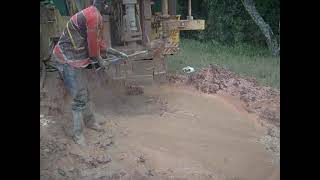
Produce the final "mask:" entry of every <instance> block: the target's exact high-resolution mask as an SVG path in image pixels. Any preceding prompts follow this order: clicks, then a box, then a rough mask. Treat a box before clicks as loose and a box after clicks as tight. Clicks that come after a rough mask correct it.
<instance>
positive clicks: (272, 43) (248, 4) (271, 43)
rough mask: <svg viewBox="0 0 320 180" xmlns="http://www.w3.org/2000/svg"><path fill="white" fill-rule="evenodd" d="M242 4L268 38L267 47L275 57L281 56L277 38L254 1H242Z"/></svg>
mask: <svg viewBox="0 0 320 180" xmlns="http://www.w3.org/2000/svg"><path fill="white" fill-rule="evenodd" d="M242 4H243V6H244V7H245V9H246V10H247V12H248V13H249V14H250V16H251V18H252V19H253V21H254V22H255V23H256V24H257V25H258V27H259V28H260V30H261V31H262V33H263V35H264V36H265V38H266V42H267V45H268V47H269V49H270V51H271V52H272V55H273V56H279V54H280V48H279V45H278V42H277V37H276V36H275V35H274V34H273V32H272V29H271V28H270V26H269V25H268V24H267V23H266V22H265V21H264V20H263V18H262V17H261V16H260V14H259V13H258V11H257V9H256V7H255V5H254V2H253V0H242Z"/></svg>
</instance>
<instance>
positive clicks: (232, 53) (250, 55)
mask: <svg viewBox="0 0 320 180" xmlns="http://www.w3.org/2000/svg"><path fill="white" fill-rule="evenodd" d="M167 64H168V71H169V72H173V73H182V68H183V67H185V66H191V67H194V68H195V70H198V69H199V68H202V67H205V66H207V65H209V64H217V65H219V66H221V67H224V68H226V69H229V70H231V71H233V72H235V73H238V74H240V75H242V76H244V77H253V78H256V79H257V81H258V82H259V83H260V84H261V85H267V86H272V87H274V88H277V89H280V58H279V57H278V58H275V57H272V56H271V55H270V53H269V51H268V49H263V48H257V47H253V46H250V45H246V44H239V45H235V46H222V45H219V44H217V43H214V42H210V43H202V42H199V41H196V40H190V39H182V40H181V44H180V52H179V53H178V54H175V55H172V56H168V57H167Z"/></svg>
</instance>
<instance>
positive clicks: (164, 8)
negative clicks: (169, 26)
mask: <svg viewBox="0 0 320 180" xmlns="http://www.w3.org/2000/svg"><path fill="white" fill-rule="evenodd" d="M161 3H162V15H163V16H168V15H169V14H168V0H162V1H161Z"/></svg>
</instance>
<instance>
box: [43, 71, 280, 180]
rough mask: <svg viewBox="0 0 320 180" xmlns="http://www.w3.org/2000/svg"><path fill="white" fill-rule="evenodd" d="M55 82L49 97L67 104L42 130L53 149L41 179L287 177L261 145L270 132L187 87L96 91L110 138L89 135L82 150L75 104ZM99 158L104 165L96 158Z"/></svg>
mask: <svg viewBox="0 0 320 180" xmlns="http://www.w3.org/2000/svg"><path fill="white" fill-rule="evenodd" d="M55 83H59V81H57V80H56V78H55V76H54V77H53V78H52V81H50V84H49V85H50V86H49V85H48V86H47V89H48V94H49V95H48V96H49V97H48V99H49V101H50V102H57V103H58V102H61V103H62V104H61V105H60V104H59V103H58V104H57V105H56V106H57V107H62V108H60V109H62V110H61V111H62V115H60V116H59V117H58V116H57V117H52V119H54V120H55V123H49V124H48V125H47V126H43V127H41V143H42V144H43V146H44V147H46V148H45V152H43V154H44V155H42V156H41V161H40V162H41V163H40V164H41V168H40V171H41V174H42V176H41V177H43V178H41V179H48V178H47V177H51V178H53V179H68V178H69V179H70V178H71V179H92V178H93V179H99V178H102V179H103V177H105V179H108V178H106V177H111V176H112V175H115V174H116V175H118V176H119V174H120V175H121V174H122V175H123V174H125V175H123V176H122V175H121V177H123V178H122V179H126V178H127V179H191V180H193V179H197V180H198V179H199V180H202V179H219V180H220V179H222V180H229V179H233V180H235V179H241V180H245V179H246V180H257V179H258V180H267V179H280V177H279V174H280V173H279V170H280V169H279V167H277V166H274V165H273V164H272V156H271V154H270V153H269V152H267V150H265V147H264V146H263V145H262V144H260V143H258V142H257V139H258V138H260V137H261V136H263V135H264V134H265V129H264V128H263V127H260V126H259V124H258V123H257V122H256V121H255V118H253V117H251V116H250V115H249V114H248V113H246V112H245V111H243V110H242V109H241V107H240V105H239V104H238V103H235V101H234V100H232V101H230V99H228V98H226V97H222V96H219V95H216V96H215V95H205V94H200V93H198V92H196V91H194V90H192V89H187V88H185V87H168V86H162V87H149V88H146V89H145V93H144V94H143V95H140V96H123V95H119V94H118V95H116V94H117V93H114V92H111V91H107V90H105V89H99V88H97V87H92V89H91V96H92V100H93V103H94V107H95V111H96V113H97V115H99V116H97V117H98V120H99V121H105V122H106V123H105V124H104V127H105V129H106V131H107V132H106V133H104V134H103V133H102V134H101V133H96V132H94V131H91V130H87V129H86V130H85V137H86V138H87V142H88V144H89V146H88V147H87V148H79V147H78V146H76V145H74V144H73V142H72V140H71V138H70V137H69V136H68V135H66V134H65V132H63V130H62V129H63V128H62V127H64V126H66V125H67V124H69V125H70V124H72V123H71V122H72V120H71V113H70V110H68V107H69V106H68V103H69V102H68V101H61V100H57V98H58V97H60V98H61V94H62V93H63V92H62V91H61V92H60V91H58V90H57V89H54V88H56V87H59V86H58V85H56V84H55ZM54 92H55V93H54ZM59 92H60V94H59ZM53 94H56V95H53ZM57 94H58V95H57ZM66 99H68V98H66ZM42 113H44V114H46V112H45V111H44V112H42ZM51 115H52V116H54V113H51ZM109 135H110V137H111V136H112V143H109V142H108V138H106V137H109ZM106 140H107V141H106ZM104 141H106V142H104ZM41 143H40V144H41ZM47 144H49V145H47ZM101 144H108V145H107V147H104V148H101ZM53 145H54V146H53ZM56 145H57V148H55V146H56ZM41 152H42V150H41ZM75 154H76V155H75ZM95 154H98V155H97V156H98V157H100V158H99V161H98V163H97V162H95V160H91V157H95ZM101 155H102V156H101ZM105 156H106V158H105ZM109 157H110V158H111V159H112V161H111V162H110V161H108V158H109ZM79 159H80V160H79ZM83 159H84V160H83ZM88 162H89V163H88ZM101 162H102V163H101ZM92 164H94V165H92ZM67 177H68V178H67ZM109 179H110V178H109ZM111 179H112V178H111Z"/></svg>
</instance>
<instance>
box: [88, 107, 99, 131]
mask: <svg viewBox="0 0 320 180" xmlns="http://www.w3.org/2000/svg"><path fill="white" fill-rule="evenodd" d="M83 116H84V124H85V125H86V127H87V128H89V129H92V130H95V131H98V132H102V131H104V129H103V127H102V126H100V125H99V123H98V122H97V121H96V118H95V116H94V114H93V113H92V111H91V108H90V107H87V108H86V109H85V110H84V112H83Z"/></svg>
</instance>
